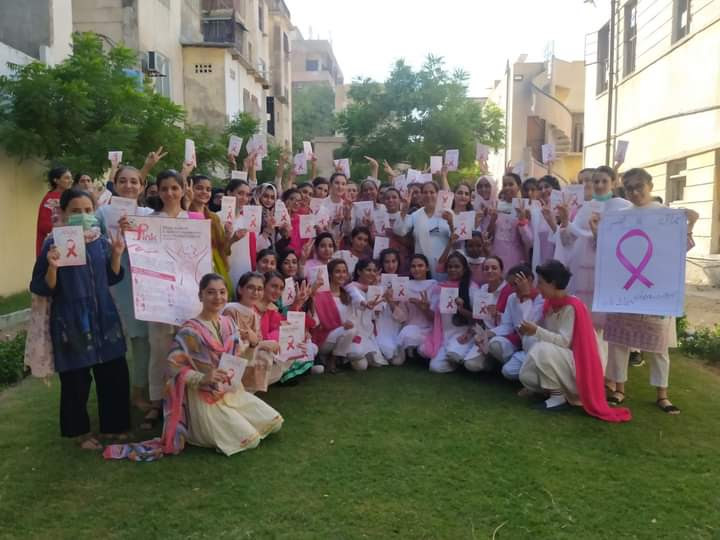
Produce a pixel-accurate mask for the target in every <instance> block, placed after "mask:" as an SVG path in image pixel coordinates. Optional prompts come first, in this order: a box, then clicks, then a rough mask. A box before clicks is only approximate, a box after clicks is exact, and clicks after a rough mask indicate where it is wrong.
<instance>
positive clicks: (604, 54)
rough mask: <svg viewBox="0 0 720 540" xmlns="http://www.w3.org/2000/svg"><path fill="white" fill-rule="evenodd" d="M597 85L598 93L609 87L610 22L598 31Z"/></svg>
mask: <svg viewBox="0 0 720 540" xmlns="http://www.w3.org/2000/svg"><path fill="white" fill-rule="evenodd" d="M597 47H598V53H597V87H596V92H595V93H596V94H602V93H603V92H604V91H605V90H607V89H608V81H609V80H610V64H609V59H610V24H609V23H608V24H606V25H605V26H603V27H602V28H601V29H600V31H599V32H598V39H597Z"/></svg>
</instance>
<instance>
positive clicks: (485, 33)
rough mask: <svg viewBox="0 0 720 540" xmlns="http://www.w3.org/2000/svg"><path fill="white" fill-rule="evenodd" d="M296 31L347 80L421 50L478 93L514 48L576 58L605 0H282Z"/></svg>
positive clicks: (413, 59) (416, 59) (411, 58)
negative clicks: (327, 45)
mask: <svg viewBox="0 0 720 540" xmlns="http://www.w3.org/2000/svg"><path fill="white" fill-rule="evenodd" d="M285 2H286V4H287V6H288V8H289V9H290V12H291V15H292V21H293V23H294V24H295V25H296V26H297V27H298V28H299V29H300V31H301V32H302V34H303V36H304V37H305V38H306V39H307V38H309V37H310V28H312V37H313V38H314V39H331V40H332V42H333V49H334V51H335V56H336V57H337V59H338V62H339V64H340V68H341V69H342V71H343V74H344V76H345V82H351V81H352V80H353V79H355V78H356V77H359V76H368V77H372V78H373V79H376V80H384V79H385V77H386V76H387V74H388V72H389V70H390V68H391V66H392V64H393V63H394V61H395V60H396V59H397V58H405V59H406V60H407V61H408V62H409V63H410V64H411V65H413V66H414V67H418V66H420V65H421V64H422V61H423V59H424V57H425V56H426V55H427V54H428V53H433V54H436V55H440V56H443V57H445V59H446V61H447V64H448V67H450V68H454V67H462V68H463V69H465V70H466V71H468V72H469V73H470V75H471V82H470V94H471V95H474V96H482V95H485V94H487V90H486V88H487V87H488V86H489V85H490V84H491V83H492V81H493V80H494V79H499V78H501V77H502V74H503V72H504V69H505V62H506V60H508V59H509V60H511V61H514V60H515V59H517V57H518V56H519V55H520V54H522V53H527V54H528V56H529V58H528V59H529V60H542V59H543V54H544V51H545V47H546V45H547V43H548V42H550V41H554V42H555V56H557V57H558V58H561V59H563V60H582V59H583V55H584V43H585V33H586V32H588V31H591V30H592V31H594V30H597V29H598V28H599V27H600V26H602V24H604V22H605V21H607V20H608V18H609V11H610V9H609V0H596V1H595V3H596V4H597V7H593V6H592V5H591V4H589V3H584V2H583V0H497V1H489V0H441V1H437V0H362V1H361V0H285Z"/></svg>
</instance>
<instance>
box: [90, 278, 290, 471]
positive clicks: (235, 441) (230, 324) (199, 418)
mask: <svg viewBox="0 0 720 540" xmlns="http://www.w3.org/2000/svg"><path fill="white" fill-rule="evenodd" d="M199 289H200V291H199V297H200V301H201V302H202V306H203V307H202V311H201V312H200V314H199V315H198V316H197V317H195V318H194V319H190V320H189V321H187V322H186V323H185V324H183V325H182V327H181V328H180V330H179V331H178V333H177V334H176V336H175V338H174V340H173V346H172V349H171V350H170V355H169V356H168V366H169V370H170V373H171V375H172V378H171V379H170V380H168V382H167V385H166V391H165V399H164V401H163V404H164V418H165V421H164V425H163V433H162V438H160V439H153V440H151V441H147V442H144V443H138V444H125V445H114V446H109V447H107V448H106V449H105V453H104V455H105V458H106V459H130V460H133V461H153V460H155V459H157V458H159V457H161V456H162V455H164V454H165V455H167V454H179V453H180V452H181V451H182V450H183V448H184V447H185V443H186V442H187V443H189V444H192V445H194V446H201V447H205V448H215V449H217V450H218V451H219V452H222V453H223V454H225V455H226V456H231V455H233V454H236V453H238V452H242V451H243V450H250V449H252V448H255V447H256V446H257V445H258V444H260V441H261V440H262V439H264V438H265V437H267V436H268V435H270V434H271V433H274V432H276V431H278V430H279V429H280V428H281V427H282V423H283V418H282V416H280V414H279V413H278V412H277V411H276V410H275V409H273V408H272V407H270V406H269V405H268V404H266V403H265V402H264V401H262V400H261V399H259V398H257V397H255V396H253V395H252V394H251V393H249V392H246V391H245V389H244V388H243V385H242V383H241V382H239V381H238V378H239V375H238V374H236V373H235V369H242V368H241V367H238V368H236V367H235V366H236V365H238V362H241V360H240V357H241V355H242V354H243V353H244V351H245V350H246V349H247V348H248V344H247V342H246V341H244V340H243V339H242V338H241V337H240V331H239V329H238V327H237V325H236V324H235V321H234V320H233V319H232V318H231V317H227V316H225V315H223V314H222V311H223V308H224V307H225V304H226V302H227V297H228V291H227V286H226V285H225V280H224V279H223V278H222V277H221V276H219V275H218V274H207V275H205V276H203V278H202V279H201V280H200V287H199ZM226 355H229V356H230V357H233V358H231V360H232V362H228V357H227V356H226ZM223 362H226V364H225V365H223V367H222V368H221V367H220V366H221V364H222V363H223Z"/></svg>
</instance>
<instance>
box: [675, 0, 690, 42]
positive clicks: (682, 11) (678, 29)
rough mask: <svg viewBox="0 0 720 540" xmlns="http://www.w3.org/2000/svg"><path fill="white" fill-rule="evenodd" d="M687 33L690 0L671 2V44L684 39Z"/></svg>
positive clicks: (688, 31) (688, 28)
mask: <svg viewBox="0 0 720 540" xmlns="http://www.w3.org/2000/svg"><path fill="white" fill-rule="evenodd" d="M689 33H690V0H673V33H672V40H673V43H675V42H676V41H677V40H679V39H682V38H684V37H685V36H687V35H688V34H689Z"/></svg>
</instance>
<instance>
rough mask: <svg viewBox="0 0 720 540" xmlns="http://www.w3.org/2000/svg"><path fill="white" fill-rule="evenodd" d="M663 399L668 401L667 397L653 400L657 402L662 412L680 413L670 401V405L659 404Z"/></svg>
mask: <svg viewBox="0 0 720 540" xmlns="http://www.w3.org/2000/svg"><path fill="white" fill-rule="evenodd" d="M663 401H667V402H668V403H670V400H669V399H668V398H662V399H658V400H657V401H656V402H655V403H656V404H657V406H658V407H660V410H661V411H662V412H664V413H668V414H680V409H678V408H677V407H676V406H675V405H673V404H672V403H670V405H660V403H662V402H663Z"/></svg>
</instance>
